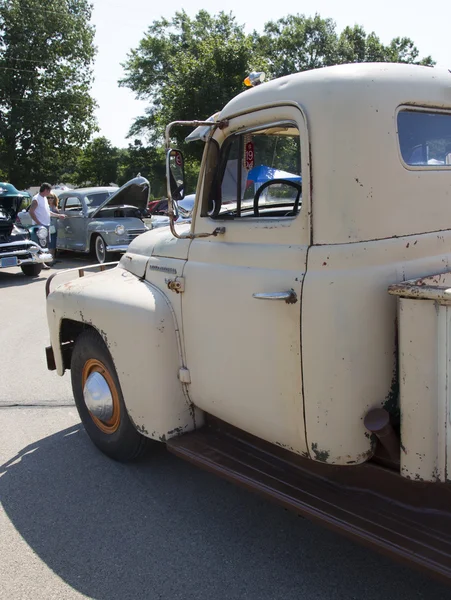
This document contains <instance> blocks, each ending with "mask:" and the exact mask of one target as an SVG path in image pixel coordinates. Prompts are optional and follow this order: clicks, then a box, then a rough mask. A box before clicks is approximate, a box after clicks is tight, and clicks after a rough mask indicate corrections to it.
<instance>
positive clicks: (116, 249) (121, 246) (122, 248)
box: [105, 245, 128, 252]
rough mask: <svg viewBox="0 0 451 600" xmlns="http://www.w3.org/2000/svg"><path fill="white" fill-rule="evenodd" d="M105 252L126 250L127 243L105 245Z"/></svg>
mask: <svg viewBox="0 0 451 600" xmlns="http://www.w3.org/2000/svg"><path fill="white" fill-rule="evenodd" d="M105 248H106V251H107V252H127V250H128V245H126V246H125V245H120V246H105Z"/></svg>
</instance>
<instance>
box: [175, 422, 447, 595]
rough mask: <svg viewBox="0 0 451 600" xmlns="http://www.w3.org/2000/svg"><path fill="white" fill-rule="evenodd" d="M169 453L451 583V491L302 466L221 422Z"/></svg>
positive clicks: (178, 441)
mask: <svg viewBox="0 0 451 600" xmlns="http://www.w3.org/2000/svg"><path fill="white" fill-rule="evenodd" d="M167 447H168V450H169V451H170V452H172V453H174V454H175V455H177V456H179V457H181V458H184V459H186V460H188V461H190V462H191V463H194V464H196V465H198V466H199V467H202V468H204V469H206V470H208V471H211V472H213V473H216V474H217V475H219V476H221V477H223V478H225V479H227V480H229V481H232V482H234V483H237V484H239V485H241V486H244V487H246V488H248V489H250V490H253V491H256V492H259V493H261V494H263V495H264V496H265V497H266V498H268V499H270V500H273V501H275V502H277V503H279V504H282V505H283V506H284V507H285V508H288V509H290V510H293V511H295V512H296V513H298V514H300V515H302V516H304V517H306V518H309V519H311V520H313V521H316V522H319V523H322V524H323V525H326V526H327V527H329V528H331V529H333V530H335V531H337V532H339V533H341V534H344V535H346V536H347V537H350V538H352V539H354V540H355V541H357V542H359V543H363V544H364V545H366V546H369V547H371V548H373V549H374V550H378V551H379V552H383V553H385V554H388V555H390V556H391V557H392V558H395V559H397V560H401V561H402V562H404V563H407V564H409V565H410V566H413V567H417V568H421V569H422V570H425V571H427V572H428V573H429V574H430V575H434V576H438V577H439V578H440V579H442V580H443V579H445V580H446V581H447V582H448V583H451V489H450V486H449V485H446V484H439V483H425V482H417V481H410V480H407V479H404V478H402V477H401V476H400V475H399V474H398V473H396V472H393V471H392V470H389V469H386V468H383V467H381V466H379V465H377V464H371V463H366V464H363V465H359V466H346V467H344V466H343V467H341V466H333V465H327V464H324V463H318V462H316V461H312V460H310V459H306V458H302V457H300V456H298V455H296V454H294V453H292V452H288V451H286V450H283V449H282V448H279V447H278V446H275V445H273V444H269V443H267V442H264V441H262V440H260V439H258V438H255V437H254V436H251V435H249V434H247V433H245V432H243V431H241V430H238V429H235V428H233V427H231V426H229V425H226V424H225V423H222V422H221V421H217V420H216V419H213V420H211V419H210V421H209V424H208V425H207V426H205V427H204V428H202V429H200V430H199V431H195V432H192V433H188V434H185V435H182V436H180V437H176V438H172V439H170V440H168V441H167Z"/></svg>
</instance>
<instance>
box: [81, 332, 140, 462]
mask: <svg viewBox="0 0 451 600" xmlns="http://www.w3.org/2000/svg"><path fill="white" fill-rule="evenodd" d="M70 368H71V379H72V390H73V393H74V398H75V404H76V406H77V410H78V414H79V415H80V419H81V421H82V423H83V425H84V427H85V429H86V432H87V433H88V435H89V437H90V438H91V441H92V442H93V443H94V444H95V445H96V446H97V447H98V448H99V449H100V450H101V451H102V452H103V453H104V454H106V455H108V456H109V457H110V458H113V459H114V460H118V461H122V462H125V461H129V460H133V459H135V458H137V457H138V456H140V455H141V454H142V453H143V452H144V450H145V448H146V446H147V445H148V442H149V440H148V439H147V438H146V437H144V436H143V435H141V434H140V433H139V432H138V431H137V430H136V429H135V427H134V426H133V424H132V422H131V421H130V418H129V416H128V414H127V409H126V407H125V403H124V398H123V396H122V391H121V386H120V383H119V379H118V377H117V374H116V369H115V367H114V364H113V360H112V358H111V355H110V353H109V352H108V349H107V347H106V345H105V343H104V341H103V340H102V338H101V337H100V335H99V334H98V333H97V332H96V331H93V330H89V331H84V332H83V333H82V334H80V336H79V337H78V338H77V341H76V343H75V348H74V350H73V353H72V359H71V367H70Z"/></svg>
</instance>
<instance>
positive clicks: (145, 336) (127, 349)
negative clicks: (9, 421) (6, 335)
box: [47, 266, 202, 441]
mask: <svg viewBox="0 0 451 600" xmlns="http://www.w3.org/2000/svg"><path fill="white" fill-rule="evenodd" d="M47 319H48V323H49V330H50V335H51V345H52V349H53V354H54V359H55V365H56V370H57V372H58V374H59V375H63V374H64V371H65V369H66V368H70V364H68V362H69V363H70V352H69V358H67V356H68V353H67V351H65V352H66V354H65V357H63V352H62V347H64V346H65V345H66V346H69V347H70V345H71V343H72V345H73V342H74V340H73V339H71V338H76V336H77V335H78V334H79V333H80V332H81V331H83V330H84V329H86V328H89V327H92V328H94V329H95V330H97V331H98V333H99V334H100V335H101V337H102V339H103V340H104V342H105V344H106V346H107V348H108V350H109V352H110V354H111V356H112V359H113V362H114V365H115V367H116V371H117V375H118V377H119V381H120V385H121V388H122V393H123V396H124V401H125V405H126V407H127V411H128V414H129V416H130V419H131V420H132V422H133V423H134V425H135V427H136V429H137V430H138V431H140V432H141V433H142V434H143V435H145V436H147V437H149V438H152V439H156V440H161V441H163V440H166V439H169V438H170V437H174V436H176V435H179V434H180V433H184V432H187V431H191V430H193V429H195V428H196V427H197V426H199V425H201V424H202V413H201V411H198V410H197V409H196V408H195V407H194V406H193V404H192V403H191V401H190V398H189V393H188V389H187V388H188V386H187V384H186V383H182V382H181V381H180V378H179V374H180V369H184V368H185V365H184V363H183V353H182V347H181V341H180V332H179V327H178V324H177V320H176V317H175V313H174V311H173V309H172V306H171V304H170V302H169V300H168V298H167V296H166V295H165V294H164V292H162V291H161V290H160V289H158V288H157V287H155V286H154V285H152V284H150V283H149V282H146V281H143V280H142V279H139V278H138V277H136V276H135V275H133V274H131V273H129V272H128V271H126V270H125V269H123V268H122V267H121V266H118V267H115V268H113V269H111V270H109V271H104V272H101V273H96V274H94V275H86V276H85V277H83V278H80V279H77V280H72V281H69V282H67V283H63V284H61V285H59V286H58V287H57V288H56V289H55V290H54V291H53V292H52V293H51V294H50V295H49V296H48V298H47ZM68 332H69V333H68Z"/></svg>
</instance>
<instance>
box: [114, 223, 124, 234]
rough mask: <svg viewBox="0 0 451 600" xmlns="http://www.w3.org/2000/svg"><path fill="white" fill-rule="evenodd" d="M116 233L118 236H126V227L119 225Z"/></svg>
mask: <svg viewBox="0 0 451 600" xmlns="http://www.w3.org/2000/svg"><path fill="white" fill-rule="evenodd" d="M114 231H115V233H117V235H124V233H125V227H124V226H123V225H118V226H117V227H116V229H115V230H114Z"/></svg>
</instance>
